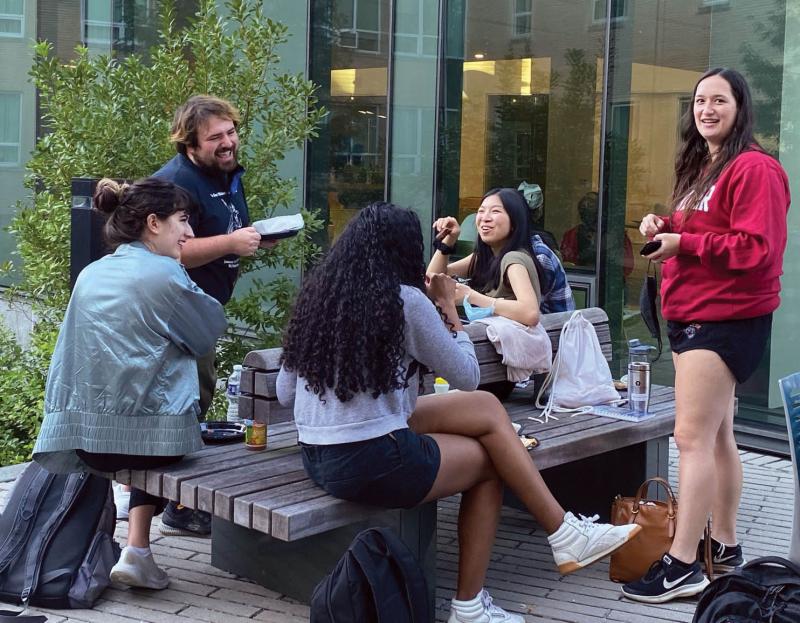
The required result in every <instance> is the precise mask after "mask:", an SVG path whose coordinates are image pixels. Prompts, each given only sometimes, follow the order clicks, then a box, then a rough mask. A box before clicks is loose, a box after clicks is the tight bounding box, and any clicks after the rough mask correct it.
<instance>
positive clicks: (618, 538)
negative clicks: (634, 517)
mask: <svg viewBox="0 0 800 623" xmlns="http://www.w3.org/2000/svg"><path fill="white" fill-rule="evenodd" d="M580 517H581V518H580V519H578V518H577V517H575V515H573V514H572V513H567V514H566V515H564V523H562V524H561V525H560V526H559V528H558V530H556V531H555V532H554V533H553V534H551V535H550V536H549V537H547V540H548V541H549V542H550V547H552V548H553V558H555V561H556V565H558V571H559V573H561V574H563V575H566V574H567V573H572V572H573V571H577V570H578V569H582V568H583V567H585V566H587V565H590V564H592V563H593V562H595V561H597V560H600V559H601V558H603V557H604V556H608V555H609V554H611V553H612V552H614V551H615V550H617V549H618V548H619V547H621V546H623V545H624V544H625V543H627V542H628V541H630V540H631V539H632V538H633V537H635V536H636V535H637V534H638V533H639V531H640V530H641V529H642V527H641V526H638V525H636V524H625V525H623V526H612V525H611V524H607V523H595V522H596V521H597V519H598V516H597V515H595V516H594V517H584V516H583V515H581V516H580Z"/></svg>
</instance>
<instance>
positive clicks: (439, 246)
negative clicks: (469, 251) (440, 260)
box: [433, 238, 456, 255]
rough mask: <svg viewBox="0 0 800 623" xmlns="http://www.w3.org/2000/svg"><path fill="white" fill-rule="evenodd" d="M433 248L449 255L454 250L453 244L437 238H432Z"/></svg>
mask: <svg viewBox="0 0 800 623" xmlns="http://www.w3.org/2000/svg"><path fill="white" fill-rule="evenodd" d="M433 248H434V249H436V250H437V251H439V253H441V254H442V255H450V254H451V253H453V252H454V251H455V250H456V248H455V247H454V246H450V245H449V244H447V243H446V242H443V241H442V240H439V238H434V239H433Z"/></svg>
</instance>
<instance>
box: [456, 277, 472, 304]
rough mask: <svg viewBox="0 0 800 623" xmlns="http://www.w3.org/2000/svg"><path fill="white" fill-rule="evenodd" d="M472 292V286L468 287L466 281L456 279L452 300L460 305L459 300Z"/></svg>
mask: <svg viewBox="0 0 800 623" xmlns="http://www.w3.org/2000/svg"><path fill="white" fill-rule="evenodd" d="M471 293H472V288H470V287H469V286H468V285H467V284H466V283H461V282H458V281H456V287H455V293H454V299H453V300H454V302H455V304H456V305H461V302H462V301H463V300H464V297H465V296H467V295H469V294H471Z"/></svg>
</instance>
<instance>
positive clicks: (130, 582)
mask: <svg viewBox="0 0 800 623" xmlns="http://www.w3.org/2000/svg"><path fill="white" fill-rule="evenodd" d="M109 579H110V580H111V581H112V582H113V583H115V584H123V585H125V586H128V587H133V588H150V589H153V590H156V591H160V590H163V589H165V588H167V586H169V578H164V580H163V581H161V582H159V581H156V580H150V581H147V582H145V581H144V580H142V578H140V577H139V574H137V573H134V572H133V571H132V570H131V569H126V568H124V567H123V568H121V569H111V573H110V574H109Z"/></svg>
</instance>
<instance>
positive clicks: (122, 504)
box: [113, 482, 131, 521]
mask: <svg viewBox="0 0 800 623" xmlns="http://www.w3.org/2000/svg"><path fill="white" fill-rule="evenodd" d="M113 490H114V506H116V507H117V519H122V520H125V521H127V520H128V506H129V505H130V502H131V492H130V490H128V491H125V489H123V488H122V485H121V484H119V483H118V482H115V483H114V486H113Z"/></svg>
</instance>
